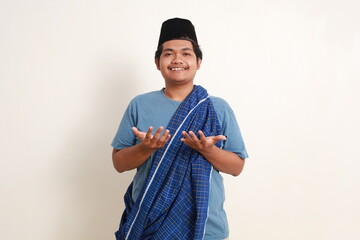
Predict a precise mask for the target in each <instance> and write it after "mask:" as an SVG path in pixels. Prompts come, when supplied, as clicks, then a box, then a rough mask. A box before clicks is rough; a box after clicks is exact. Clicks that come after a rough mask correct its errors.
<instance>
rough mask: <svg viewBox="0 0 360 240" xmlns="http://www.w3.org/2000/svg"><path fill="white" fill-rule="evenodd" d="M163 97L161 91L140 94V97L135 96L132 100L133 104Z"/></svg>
mask: <svg viewBox="0 0 360 240" xmlns="http://www.w3.org/2000/svg"><path fill="white" fill-rule="evenodd" d="M161 97H162V93H161V90H157V91H152V92H147V93H143V94H139V95H137V96H135V97H134V98H133V99H132V100H131V102H147V101H151V100H154V99H158V98H161Z"/></svg>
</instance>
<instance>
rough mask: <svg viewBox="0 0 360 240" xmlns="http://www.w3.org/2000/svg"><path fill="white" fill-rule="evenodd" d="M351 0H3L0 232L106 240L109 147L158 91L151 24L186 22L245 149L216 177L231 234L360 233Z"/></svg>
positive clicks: (330, 236)
mask: <svg viewBox="0 0 360 240" xmlns="http://www.w3.org/2000/svg"><path fill="white" fill-rule="evenodd" d="M359 7H360V4H359V2H358V1H356V0H353V1H346V0H345V1H331V0H330V1H328V0H318V1H310V0H302V1H300V0H299V1H292V0H287V1H285V0H283V1H281V0H270V1H265V0H263V1H261V0H232V1H222V2H221V3H220V1H209V0H200V1H193V0H191V1H187V0H185V1H181V2H175V1H173V2H171V1H165V0H162V1H133V0H132V1H119V0H118V1H107V0H101V1H100V0H93V1H80V0H62V1H51V0H47V1H45V0H33V1H24V0H18V1H10V0H0V27H1V32H0V34H1V37H0V109H1V115H0V121H1V122H0V123H1V124H0V145H1V151H0V160H1V165H0V179H1V182H0V190H1V217H0V219H1V220H0V237H1V239H14V240H15V239H36V240H49V239H51V240H63V239H66V240H85V239H86V240H100V239H101V240H106V239H114V235H113V234H114V232H115V231H116V230H117V227H118V223H119V220H120V216H121V213H122V211H123V209H124V205H123V198H122V197H123V194H124V192H125V190H126V188H127V186H128V184H129V183H130V181H131V179H132V176H133V174H134V172H127V173H123V174H118V173H117V172H116V171H115V170H114V169H113V166H112V162H111V151H112V149H111V147H110V143H111V141H112V138H113V136H114V134H115V132H116V130H117V127H118V124H119V121H120V119H121V117H122V114H123V112H124V110H125V108H126V106H127V104H128V102H129V101H130V100H131V99H132V98H133V97H134V96H135V95H137V94H140V93H144V92H147V91H152V90H158V89H160V88H162V87H163V86H164V83H163V79H162V77H161V74H160V73H159V72H158V71H157V70H156V68H155V64H154V52H155V48H156V45H157V41H158V37H159V32H160V26H161V23H162V22H163V21H164V20H166V19H168V18H172V17H183V18H189V19H190V20H191V21H192V22H193V23H194V25H195V27H196V29H197V35H198V39H199V42H200V45H201V47H202V49H203V52H204V60H203V64H202V67H201V69H200V71H199V72H198V75H197V77H196V84H200V85H202V86H204V87H206V88H207V89H208V91H209V93H210V94H211V95H215V96H220V97H223V98H224V99H225V100H227V101H228V102H229V104H230V105H231V106H232V108H233V110H234V112H235V113H236V116H237V119H238V122H239V124H240V127H241V130H242V133H243V137H244V139H245V143H246V146H247V149H248V152H249V154H250V159H248V160H247V161H246V164H245V169H244V171H243V173H242V174H241V175H240V176H239V177H236V178H235V177H232V176H225V175H224V179H225V180H224V181H225V186H226V197H227V201H226V209H227V213H228V217H229V222H230V231H231V234H230V238H231V239H232V240H238V239H245V240H289V239H291V240H304V239H316V240H318V239H325V240H338V239H360V230H359V226H360V208H359V202H360V195H359V194H360V174H359V167H360V163H359V160H360V146H359V134H360V129H359V128H360V127H359V126H360V115H359V103H360V97H359V92H360V83H359V80H360V70H359V66H360V26H359V25H360V24H359V23H360V17H359V14H358V13H359V9H360V8H359Z"/></svg>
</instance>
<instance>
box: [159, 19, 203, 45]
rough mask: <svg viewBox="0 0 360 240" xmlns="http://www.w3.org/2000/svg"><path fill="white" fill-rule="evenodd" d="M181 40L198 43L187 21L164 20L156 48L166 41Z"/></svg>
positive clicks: (191, 25) (192, 28) (193, 30)
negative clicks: (185, 39) (186, 39)
mask: <svg viewBox="0 0 360 240" xmlns="http://www.w3.org/2000/svg"><path fill="white" fill-rule="evenodd" d="M183 38H188V39H190V40H192V41H194V42H196V43H198V42H197V38H196V33H195V27H194V25H193V24H192V23H191V22H190V21H189V20H187V19H182V18H172V19H169V20H166V21H165V22H163V24H162V26H161V32H160V38H159V43H158V47H159V46H160V45H161V44H163V43H164V42H166V41H170V40H174V39H183Z"/></svg>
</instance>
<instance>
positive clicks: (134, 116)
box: [111, 90, 248, 240]
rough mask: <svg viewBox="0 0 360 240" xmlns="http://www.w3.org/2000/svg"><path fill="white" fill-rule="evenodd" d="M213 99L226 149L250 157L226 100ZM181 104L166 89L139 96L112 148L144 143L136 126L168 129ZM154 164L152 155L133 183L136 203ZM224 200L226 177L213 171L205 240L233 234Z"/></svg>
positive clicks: (131, 103)
mask: <svg viewBox="0 0 360 240" xmlns="http://www.w3.org/2000/svg"><path fill="white" fill-rule="evenodd" d="M210 99H211V101H212V102H213V105H214V108H215V111H216V114H217V116H218V119H219V122H220V126H221V129H222V135H225V136H226V137H227V139H226V141H224V143H223V146H222V148H223V149H224V150H227V151H230V152H234V153H235V154H237V155H238V156H240V157H241V158H244V159H245V158H247V157H248V154H247V152H246V148H245V145H244V142H243V139H242V136H241V132H240V128H239V126H238V124H237V121H236V118H235V115H234V112H233V111H232V109H231V108H230V106H229V105H228V103H227V102H226V101H225V100H223V99H221V98H218V97H212V96H211V97H210ZM180 104H181V102H179V101H174V100H172V99H170V98H168V97H166V96H165V94H164V92H163V90H160V91H154V92H150V93H145V94H142V95H138V96H136V97H135V98H134V99H133V100H132V101H131V102H130V104H129V105H128V107H127V109H126V111H125V113H124V116H123V118H122V120H121V123H120V126H119V129H118V131H117V133H116V135H115V138H114V140H113V142H112V144H111V146H112V147H113V148H116V149H119V150H120V149H123V148H126V147H131V146H134V145H136V144H137V143H139V142H140V141H139V140H138V139H137V138H136V136H135V135H134V133H133V131H132V129H131V128H132V127H134V126H135V127H137V128H138V129H139V130H140V131H143V132H146V131H147V129H148V128H149V127H150V126H152V127H153V128H154V130H156V129H157V128H158V127H160V126H163V127H164V128H166V127H167V125H168V123H169V122H170V120H171V118H172V116H173V115H174V113H175V112H176V110H177V108H178V107H179V105H180ZM170 134H172V133H170ZM151 162H152V156H151V157H150V158H149V159H148V160H147V161H145V162H144V163H143V164H142V165H141V166H140V167H139V168H138V169H137V172H136V174H135V177H134V180H133V194H132V197H133V200H134V201H136V199H137V197H138V196H139V193H140V191H141V189H142V187H143V185H144V184H145V181H146V178H147V175H148V172H149V170H150V167H151ZM224 201H225V193H224V185H223V179H222V176H221V175H220V173H219V172H218V171H212V176H211V185H210V196H209V215H208V219H207V222H206V229H205V240H217V239H225V238H227V237H228V235H229V227H228V223H227V218H226V213H225V210H224V208H223V205H224Z"/></svg>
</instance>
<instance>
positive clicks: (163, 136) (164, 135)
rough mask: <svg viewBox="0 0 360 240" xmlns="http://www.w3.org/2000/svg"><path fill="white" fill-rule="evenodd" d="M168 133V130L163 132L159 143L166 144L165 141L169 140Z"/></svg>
mask: <svg viewBox="0 0 360 240" xmlns="http://www.w3.org/2000/svg"><path fill="white" fill-rule="evenodd" d="M169 133H170V131H169V130H168V129H166V130H165V132H164V133H163V135H162V136H161V137H160V139H159V141H160V142H166V141H167V139H168V138H169V135H170V134H169Z"/></svg>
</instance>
